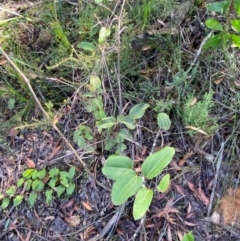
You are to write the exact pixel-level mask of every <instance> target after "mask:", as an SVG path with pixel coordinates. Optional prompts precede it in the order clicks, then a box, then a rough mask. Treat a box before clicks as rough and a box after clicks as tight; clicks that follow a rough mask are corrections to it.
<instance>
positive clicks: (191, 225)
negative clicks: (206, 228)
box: [184, 221, 197, 227]
mask: <svg viewBox="0 0 240 241" xmlns="http://www.w3.org/2000/svg"><path fill="white" fill-rule="evenodd" d="M184 223H185V224H186V225H187V226H190V227H194V226H196V225H197V224H195V223H190V222H187V221H184Z"/></svg>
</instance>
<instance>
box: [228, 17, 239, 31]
mask: <svg viewBox="0 0 240 241" xmlns="http://www.w3.org/2000/svg"><path fill="white" fill-rule="evenodd" d="M230 22H231V27H232V29H233V30H234V31H236V32H238V33H240V20H238V19H233V20H230Z"/></svg>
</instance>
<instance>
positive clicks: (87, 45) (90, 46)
mask: <svg viewBox="0 0 240 241" xmlns="http://www.w3.org/2000/svg"><path fill="white" fill-rule="evenodd" d="M77 47H78V48H81V49H83V50H87V51H91V52H92V51H94V50H95V49H96V47H95V45H94V44H93V43H90V42H84V41H82V42H81V43H79V44H78V45H77Z"/></svg>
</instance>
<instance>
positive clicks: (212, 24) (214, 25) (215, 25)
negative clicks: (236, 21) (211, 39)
mask: <svg viewBox="0 0 240 241" xmlns="http://www.w3.org/2000/svg"><path fill="white" fill-rule="evenodd" d="M205 24H206V26H207V27H208V28H210V29H212V30H218V31H222V30H223V27H222V24H221V23H220V22H218V21H217V20H216V19H213V18H208V19H207V20H206V21H205Z"/></svg>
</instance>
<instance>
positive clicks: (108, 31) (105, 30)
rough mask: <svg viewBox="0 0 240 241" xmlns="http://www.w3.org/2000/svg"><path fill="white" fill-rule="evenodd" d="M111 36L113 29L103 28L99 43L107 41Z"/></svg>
mask: <svg viewBox="0 0 240 241" xmlns="http://www.w3.org/2000/svg"><path fill="white" fill-rule="evenodd" d="M110 34H111V29H110V28H105V27H101V29H100V32H99V38H98V42H99V43H100V44H102V43H104V42H105V39H106V38H107V37H108V36H109V35H110Z"/></svg>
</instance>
